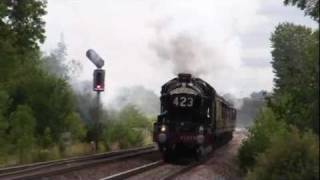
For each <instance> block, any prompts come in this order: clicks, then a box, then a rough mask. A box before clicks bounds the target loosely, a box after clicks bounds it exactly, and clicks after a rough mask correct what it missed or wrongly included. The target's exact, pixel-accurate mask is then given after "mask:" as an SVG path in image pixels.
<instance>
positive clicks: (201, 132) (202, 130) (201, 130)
mask: <svg viewBox="0 0 320 180" xmlns="http://www.w3.org/2000/svg"><path fill="white" fill-rule="evenodd" d="M203 132H204V128H203V126H200V127H199V133H200V134H203Z"/></svg>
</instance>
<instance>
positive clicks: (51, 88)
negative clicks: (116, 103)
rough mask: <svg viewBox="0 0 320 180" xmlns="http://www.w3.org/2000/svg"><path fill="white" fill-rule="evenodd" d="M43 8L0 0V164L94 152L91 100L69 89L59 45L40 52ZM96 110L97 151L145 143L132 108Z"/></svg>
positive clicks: (140, 118) (25, 0)
mask: <svg viewBox="0 0 320 180" xmlns="http://www.w3.org/2000/svg"><path fill="white" fill-rule="evenodd" d="M46 5H47V4H46V1H45V0H19V1H12V0H1V1H0V166H6V165H13V164H21V163H31V162H36V161H45V160H51V159H57V158H63V157H67V156H72V155H80V154H86V153H94V151H93V150H92V146H91V144H90V142H91V141H92V140H93V138H92V136H91V135H92V131H93V128H92V126H93V125H92V124H93V123H92V122H93V121H94V120H95V119H94V118H95V116H94V108H95V104H94V103H89V102H94V96H92V95H91V96H87V94H85V93H79V92H76V91H75V90H74V88H72V87H71V85H70V82H71V80H70V79H71V76H72V73H73V72H74V71H75V67H77V66H75V65H74V64H68V62H67V60H66V55H67V51H66V45H65V44H64V43H63V41H61V42H59V43H58V45H57V48H56V49H54V50H53V51H52V52H51V53H50V54H49V55H47V54H44V53H43V52H41V51H40V44H41V43H43V42H44V41H45V28H44V26H45V22H44V21H43V16H44V15H45V14H46ZM71 63H74V61H72V62H71ZM80 100H82V101H83V102H86V105H87V109H88V111H89V113H86V112H84V109H83V108H82V107H80V103H79V102H80ZM83 104H84V103H82V104H81V105H83ZM102 111H103V112H102V114H104V116H103V117H102V119H101V121H102V125H101V131H102V132H103V134H104V135H105V136H104V137H102V136H101V139H100V142H101V144H99V145H100V146H101V148H100V150H101V151H105V150H110V149H117V148H128V147H133V146H141V145H144V144H145V143H147V142H148V141H147V140H146V138H145V137H146V136H150V131H151V120H150V118H147V117H146V116H145V115H144V114H142V113H140V111H139V110H138V109H137V108H135V107H134V106H127V107H124V108H123V109H122V110H120V111H115V112H113V113H111V112H110V113H109V112H108V111H107V110H105V109H103V110H102ZM87 114H89V115H87ZM112 114H113V115H112Z"/></svg>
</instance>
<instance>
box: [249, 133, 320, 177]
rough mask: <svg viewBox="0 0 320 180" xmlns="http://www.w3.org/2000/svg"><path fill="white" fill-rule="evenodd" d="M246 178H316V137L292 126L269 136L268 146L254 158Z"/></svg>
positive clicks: (317, 144)
mask: <svg viewBox="0 0 320 180" xmlns="http://www.w3.org/2000/svg"><path fill="white" fill-rule="evenodd" d="M246 179H248V180H256V179H260V180H272V179H275V180H278V179H286V180H287V179H288V180H302V179H303V180H315V179H319V138H318V137H317V136H316V135H314V134H312V133H311V132H305V133H301V132H299V131H298V130H297V129H296V128H293V129H292V130H291V131H290V132H288V133H286V134H283V135H282V136H279V137H274V138H273V139H272V140H271V144H270V147H269V148H268V149H267V150H266V151H265V153H262V154H260V155H259V156H258V158H257V163H256V166H255V167H254V169H253V170H252V171H250V172H249V173H248V176H247V178H246Z"/></svg>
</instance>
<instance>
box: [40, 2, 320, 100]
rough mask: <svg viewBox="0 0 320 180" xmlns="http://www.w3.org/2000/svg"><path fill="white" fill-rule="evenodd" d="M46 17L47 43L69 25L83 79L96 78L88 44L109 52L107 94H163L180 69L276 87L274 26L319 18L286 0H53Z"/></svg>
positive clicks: (253, 87) (213, 79) (221, 84)
mask: <svg viewBox="0 0 320 180" xmlns="http://www.w3.org/2000/svg"><path fill="white" fill-rule="evenodd" d="M45 20H46V22H47V24H46V36H47V40H46V42H45V44H44V45H43V47H42V48H43V50H44V51H46V52H49V51H50V50H51V49H53V48H55V47H56V44H57V43H58V41H59V40H60V36H61V33H63V36H64V40H65V42H66V44H67V48H68V58H69V59H75V60H77V61H79V62H81V64H82V65H83V72H82V73H81V75H80V76H79V77H78V80H91V79H92V71H93V70H94V68H95V67H94V65H93V64H91V62H89V61H88V60H87V58H86V56H85V52H86V50H87V49H90V48H92V49H95V50H96V51H97V52H98V53H99V54H100V55H101V56H102V57H103V58H104V59H105V61H106V62H105V63H106V65H105V69H106V88H107V90H106V92H105V93H104V101H105V102H107V101H112V98H113V97H115V96H116V94H117V92H118V91H119V89H121V88H122V87H128V86H129V87H130V86H134V85H142V86H144V87H146V88H147V89H151V90H153V91H154V92H155V93H157V94H159V91H160V87H161V85H162V84H163V83H164V82H166V81H168V80H169V79H171V78H173V77H174V75H175V74H176V73H177V72H180V71H186V72H192V73H195V74H196V75H197V76H200V77H201V78H203V79H204V80H206V81H208V82H209V83H210V84H211V85H212V86H213V87H214V88H215V89H216V90H217V91H218V92H220V93H221V94H224V93H232V94H234V95H235V96H237V97H243V96H247V95H249V94H250V93H251V92H252V91H258V90H262V89H264V90H269V91H270V90H271V89H272V86H273V82H272V79H273V73H272V68H271V65H270V60H271V54H270V51H271V47H270V41H269V38H270V35H271V33H272V32H273V30H274V28H275V26H276V25H277V24H279V23H281V22H284V21H288V22H294V23H297V24H304V25H306V26H309V27H313V28H315V27H316V26H317V24H316V23H315V22H313V21H312V20H311V19H310V18H309V17H305V16H304V14H303V11H301V10H299V9H297V8H295V7H291V6H288V7H286V6H283V4H282V0H228V1H221V0H113V1H111V0H48V14H47V16H46V17H45Z"/></svg>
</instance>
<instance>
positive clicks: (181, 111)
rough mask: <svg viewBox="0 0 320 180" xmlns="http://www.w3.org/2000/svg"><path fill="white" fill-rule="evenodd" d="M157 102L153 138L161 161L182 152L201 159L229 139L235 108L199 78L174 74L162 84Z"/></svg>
mask: <svg viewBox="0 0 320 180" xmlns="http://www.w3.org/2000/svg"><path fill="white" fill-rule="evenodd" d="M160 101H161V113H160V115H159V116H158V120H157V122H156V123H155V124H154V133H153V140H154V141H155V142H156V143H157V144H158V146H159V149H160V151H161V152H162V154H163V155H164V159H165V160H170V159H172V157H176V155H177V154H181V153H184V152H192V153H194V154H195V155H196V156H195V157H198V158H203V157H205V156H206V155H207V154H208V152H210V151H211V150H212V148H214V147H215V146H217V145H218V144H223V143H225V142H228V141H229V140H231V139H232V133H233V131H234V128H235V120H236V110H235V108H233V106H232V105H231V104H229V103H228V102H227V101H225V100H224V99H223V98H222V97H220V96H218V95H217V93H216V91H215V90H214V88H212V87H211V86H210V85H209V84H208V83H207V82H205V81H203V80H202V79H200V78H195V77H192V75H191V74H182V73H181V74H178V77H177V78H174V79H172V80H170V81H169V82H167V83H166V84H164V85H163V86H162V90H161V98H160Z"/></svg>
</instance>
